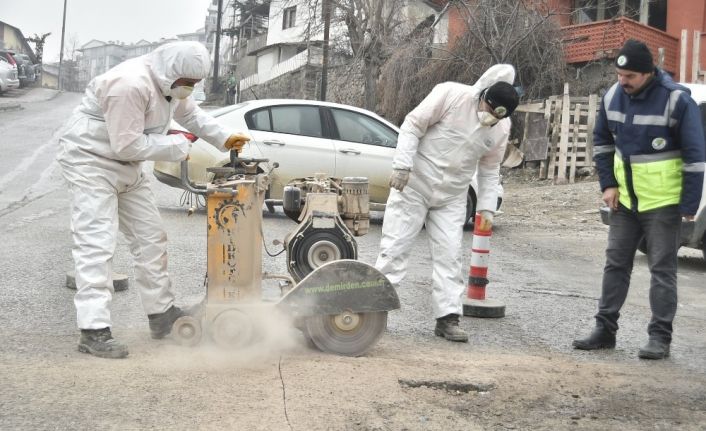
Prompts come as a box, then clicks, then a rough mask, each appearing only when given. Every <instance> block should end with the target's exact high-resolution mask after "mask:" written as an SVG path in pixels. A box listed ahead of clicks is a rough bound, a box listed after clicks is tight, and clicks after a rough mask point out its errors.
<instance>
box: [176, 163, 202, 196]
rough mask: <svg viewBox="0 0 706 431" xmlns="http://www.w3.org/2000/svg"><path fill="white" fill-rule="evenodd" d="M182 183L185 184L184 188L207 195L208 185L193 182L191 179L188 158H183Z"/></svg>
mask: <svg viewBox="0 0 706 431" xmlns="http://www.w3.org/2000/svg"><path fill="white" fill-rule="evenodd" d="M181 184H182V185H183V186H184V188H185V189H186V190H187V191H189V192H191V193H195V194H197V195H205V194H206V186H202V185H198V184H195V183H194V182H192V181H191V180H190V179H189V161H188V160H182V161H181Z"/></svg>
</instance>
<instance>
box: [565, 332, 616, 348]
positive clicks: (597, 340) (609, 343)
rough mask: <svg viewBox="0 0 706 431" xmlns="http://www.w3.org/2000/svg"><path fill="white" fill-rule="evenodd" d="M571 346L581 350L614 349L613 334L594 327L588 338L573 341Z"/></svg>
mask: <svg viewBox="0 0 706 431" xmlns="http://www.w3.org/2000/svg"><path fill="white" fill-rule="evenodd" d="M573 346H574V348H575V349H581V350H596V349H614V348H615V332H612V331H609V330H608V329H605V328H602V327H600V326H596V327H595V328H594V329H593V332H591V335H589V336H588V337H586V338H581V339H578V340H574V342H573Z"/></svg>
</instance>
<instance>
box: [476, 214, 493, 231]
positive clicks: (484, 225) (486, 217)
mask: <svg viewBox="0 0 706 431" xmlns="http://www.w3.org/2000/svg"><path fill="white" fill-rule="evenodd" d="M478 214H479V215H480V220H476V222H479V223H480V225H478V228H479V229H480V230H490V229H491V228H492V227H493V217H494V216H495V213H494V212H492V211H488V210H482V211H478Z"/></svg>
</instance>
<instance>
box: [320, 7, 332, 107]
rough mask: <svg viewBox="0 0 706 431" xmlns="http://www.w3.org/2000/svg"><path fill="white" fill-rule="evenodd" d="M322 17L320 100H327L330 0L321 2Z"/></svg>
mask: <svg viewBox="0 0 706 431" xmlns="http://www.w3.org/2000/svg"><path fill="white" fill-rule="evenodd" d="M321 17H322V18H323V20H324V48H323V58H322V59H321V89H320V91H319V100H322V101H325V100H326V87H327V85H328V41H329V28H330V27H331V8H330V6H329V0H322V2H321Z"/></svg>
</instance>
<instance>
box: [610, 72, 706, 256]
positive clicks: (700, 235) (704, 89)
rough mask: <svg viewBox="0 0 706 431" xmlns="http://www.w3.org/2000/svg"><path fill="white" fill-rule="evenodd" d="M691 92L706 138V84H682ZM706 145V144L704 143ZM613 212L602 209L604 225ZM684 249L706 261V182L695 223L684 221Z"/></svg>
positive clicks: (642, 245) (640, 244) (643, 241)
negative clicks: (693, 251) (699, 111)
mask: <svg viewBox="0 0 706 431" xmlns="http://www.w3.org/2000/svg"><path fill="white" fill-rule="evenodd" d="M681 85H683V86H685V87H687V88H689V90H691V98H692V99H694V100H695V101H696V104H697V105H699V109H700V110H701V126H702V127H703V128H704V136H706V85H704V84H681ZM704 145H706V142H704ZM610 215H611V211H610V209H609V208H607V207H604V208H601V220H602V221H603V223H604V224H610ZM680 245H681V246H682V247H689V248H695V249H698V250H701V252H702V253H703V256H704V259H706V182H704V188H703V191H702V194H701V203H700V204H699V209H698V211H697V213H696V217H695V218H694V221H682V224H681V243H680ZM638 250H640V251H641V252H643V253H644V252H645V251H646V250H647V245H646V243H645V240H644V238H643V240H642V241H640V243H639V245H638Z"/></svg>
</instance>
